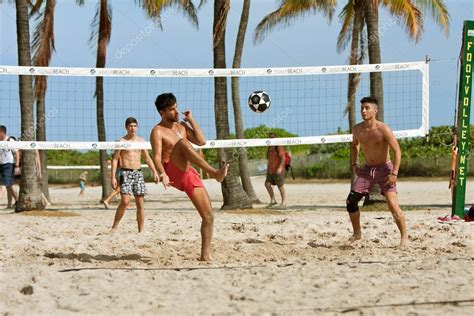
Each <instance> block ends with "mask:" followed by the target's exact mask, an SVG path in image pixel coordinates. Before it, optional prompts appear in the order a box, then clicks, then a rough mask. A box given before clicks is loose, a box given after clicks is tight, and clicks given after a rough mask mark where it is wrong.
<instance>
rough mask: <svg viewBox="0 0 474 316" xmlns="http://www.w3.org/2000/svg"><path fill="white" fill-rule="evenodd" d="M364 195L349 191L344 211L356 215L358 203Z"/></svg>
mask: <svg viewBox="0 0 474 316" xmlns="http://www.w3.org/2000/svg"><path fill="white" fill-rule="evenodd" d="M363 196H364V195H363V194H362V193H359V192H355V191H351V192H350V193H349V195H348V196H347V200H346V209H347V211H348V212H349V213H356V212H358V211H359V201H360V200H361V199H362V197H363Z"/></svg>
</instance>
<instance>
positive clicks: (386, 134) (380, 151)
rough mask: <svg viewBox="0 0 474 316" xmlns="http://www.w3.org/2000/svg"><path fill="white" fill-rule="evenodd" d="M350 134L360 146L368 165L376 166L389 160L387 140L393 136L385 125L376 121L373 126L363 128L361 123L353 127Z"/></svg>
mask: <svg viewBox="0 0 474 316" xmlns="http://www.w3.org/2000/svg"><path fill="white" fill-rule="evenodd" d="M352 133H353V137H354V140H356V141H357V142H358V143H359V144H360V147H361V149H362V151H363V152H364V156H365V162H366V163H367V164H368V165H370V166H378V165H381V164H384V163H386V162H387V161H389V160H390V154H389V149H390V146H389V140H390V138H391V137H393V135H392V132H391V130H390V128H389V127H388V126H387V125H385V124H384V123H382V122H379V121H376V122H375V124H373V126H365V125H364V122H362V123H359V124H357V125H354V127H353V129H352Z"/></svg>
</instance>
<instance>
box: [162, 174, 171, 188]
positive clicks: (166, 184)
mask: <svg viewBox="0 0 474 316" xmlns="http://www.w3.org/2000/svg"><path fill="white" fill-rule="evenodd" d="M159 178H160V180H161V182H162V183H163V186H164V187H165V189H168V187H169V186H170V184H171V182H170V178H168V175H167V174H166V173H162V174H161V176H160V177H159Z"/></svg>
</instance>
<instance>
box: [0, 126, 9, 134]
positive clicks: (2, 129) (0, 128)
mask: <svg viewBox="0 0 474 316" xmlns="http://www.w3.org/2000/svg"><path fill="white" fill-rule="evenodd" d="M0 132H3V133H4V134H6V133H7V127H6V126H5V125H0Z"/></svg>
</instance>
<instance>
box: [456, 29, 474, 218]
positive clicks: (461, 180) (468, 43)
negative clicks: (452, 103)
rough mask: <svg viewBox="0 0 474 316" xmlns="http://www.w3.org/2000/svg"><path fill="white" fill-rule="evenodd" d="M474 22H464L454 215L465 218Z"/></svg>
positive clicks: (473, 58)
mask: <svg viewBox="0 0 474 316" xmlns="http://www.w3.org/2000/svg"><path fill="white" fill-rule="evenodd" d="M473 60H474V21H464V28H463V44H462V51H461V71H460V72H461V78H460V80H459V83H460V85H459V100H458V102H459V103H458V118H457V140H458V143H457V147H458V157H457V168H456V187H455V188H454V194H453V209H452V213H453V214H456V215H458V216H459V217H461V218H462V217H463V216H464V206H465V205H464V203H465V199H466V181H467V168H468V155H469V141H470V140H469V138H470V131H469V129H470V124H471V123H470V116H471V90H472V79H473V78H472V73H473V71H472V70H473V68H474V67H473V66H474V62H473Z"/></svg>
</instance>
